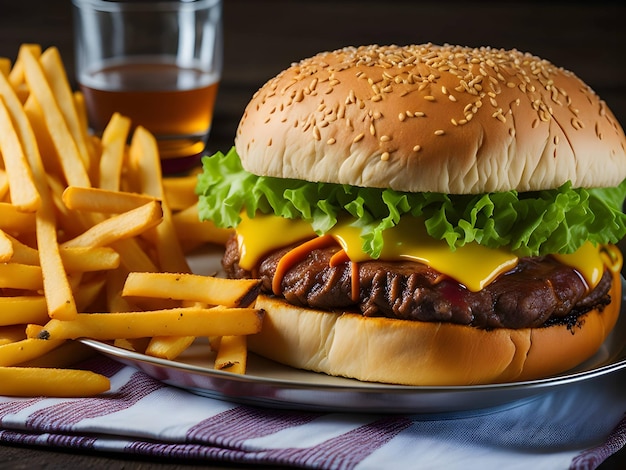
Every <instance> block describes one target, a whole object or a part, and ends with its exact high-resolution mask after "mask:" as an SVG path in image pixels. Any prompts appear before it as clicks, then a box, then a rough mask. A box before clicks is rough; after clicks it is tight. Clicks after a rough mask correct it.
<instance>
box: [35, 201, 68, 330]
mask: <svg viewBox="0 0 626 470" xmlns="http://www.w3.org/2000/svg"><path fill="white" fill-rule="evenodd" d="M45 206H46V207H49V203H48V202H47V203H46V205H45ZM37 243H38V246H39V265H40V266H41V271H42V277H43V282H44V286H43V287H44V294H45V296H46V301H47V303H48V314H49V316H50V318H61V319H65V320H68V319H72V318H74V317H75V316H76V314H77V308H76V301H75V299H74V295H73V293H72V289H71V286H70V284H69V280H68V277H67V273H66V272H65V267H64V266H63V261H62V260H61V253H60V251H59V245H58V239H57V233H56V224H55V220H54V213H53V212H52V211H51V210H46V211H41V210H40V211H38V212H37ZM43 273H46V274H45V275H43Z"/></svg>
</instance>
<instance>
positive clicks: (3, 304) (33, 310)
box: [0, 295, 49, 330]
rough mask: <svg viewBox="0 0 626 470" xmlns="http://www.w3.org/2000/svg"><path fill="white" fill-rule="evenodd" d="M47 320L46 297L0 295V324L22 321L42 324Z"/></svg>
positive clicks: (12, 323)
mask: <svg viewBox="0 0 626 470" xmlns="http://www.w3.org/2000/svg"><path fill="white" fill-rule="evenodd" d="M48 320H49V317H48V306H47V305H46V299H45V298H44V297H43V296H41V295H16V296H11V297H0V325H18V324H22V323H36V324H40V325H43V324H44V323H46V322H47V321H48ZM23 329H24V328H22V330H23Z"/></svg>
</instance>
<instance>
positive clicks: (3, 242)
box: [0, 230, 15, 263]
mask: <svg viewBox="0 0 626 470" xmlns="http://www.w3.org/2000/svg"><path fill="white" fill-rule="evenodd" d="M14 252H15V250H14V249H13V242H11V239H10V238H9V236H8V235H7V234H6V233H4V230H0V263H6V262H7V261H9V260H10V259H11V258H12V257H13V253H14Z"/></svg>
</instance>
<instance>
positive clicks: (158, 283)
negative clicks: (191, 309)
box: [122, 272, 261, 307]
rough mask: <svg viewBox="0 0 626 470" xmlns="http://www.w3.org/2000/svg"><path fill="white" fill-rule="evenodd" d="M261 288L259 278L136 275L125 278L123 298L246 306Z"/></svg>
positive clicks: (180, 274) (132, 274) (131, 274)
mask: <svg viewBox="0 0 626 470" xmlns="http://www.w3.org/2000/svg"><path fill="white" fill-rule="evenodd" d="M260 289H261V281H260V280H258V279H223V278H217V277H209V276H200V275H197V274H186V273H137V272H133V273H130V274H129V275H128V277H127V278H126V283H125V284H124V290H123V291H122V295H124V296H144V297H152V298H167V299H178V300H189V301H196V302H203V303H205V304H207V305H222V306H226V307H247V306H248V305H250V304H251V303H252V302H253V301H254V299H256V297H257V295H258V293H259V291H260Z"/></svg>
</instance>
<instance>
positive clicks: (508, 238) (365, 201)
mask: <svg viewBox="0 0 626 470" xmlns="http://www.w3.org/2000/svg"><path fill="white" fill-rule="evenodd" d="M202 164H203V172H202V173H201V174H200V175H199V176H198V183H197V186H196V193H197V194H198V197H199V206H198V207H199V215H200V218H201V219H202V220H212V221H213V223H215V224H216V225H217V226H218V227H224V228H230V227H236V226H237V224H238V223H239V221H240V220H241V219H240V213H241V212H242V211H243V210H245V211H246V213H247V214H248V216H250V217H253V216H254V214H255V213H257V211H258V212H261V213H264V214H271V213H274V214H276V215H278V216H281V217H285V218H289V219H304V220H306V221H308V222H309V223H311V225H312V227H313V229H314V230H315V232H316V233H318V234H320V235H321V234H324V233H326V232H327V231H328V230H330V229H331V228H332V227H333V226H334V225H335V224H336V223H337V221H338V220H340V219H341V220H346V218H348V219H350V220H352V223H353V224H354V225H355V226H358V227H360V228H361V240H362V246H363V250H364V251H365V252H366V253H368V254H369V255H370V256H371V257H372V258H378V256H379V255H380V253H381V250H382V246H383V236H382V234H383V232H384V231H385V230H386V229H388V228H390V227H393V226H394V225H396V224H397V223H398V222H399V221H400V218H401V217H406V216H412V217H419V218H421V219H422V220H424V223H425V226H426V230H427V232H428V233H429V234H430V236H432V237H433V238H436V239H439V240H445V241H446V242H447V243H448V245H449V246H450V248H451V249H452V250H455V249H456V248H458V247H461V246H463V245H465V244H467V243H472V242H475V243H479V244H481V245H485V246H488V247H491V248H498V247H509V249H511V250H512V251H514V252H515V253H517V254H518V255H520V256H539V255H545V254H550V253H563V254H564V253H572V252H574V251H576V250H577V249H578V248H579V247H580V246H581V245H582V244H583V242H584V241H585V240H589V241H591V242H592V243H594V244H603V243H616V242H618V241H619V240H620V239H621V238H622V237H623V236H624V235H625V234H626V215H624V214H623V212H622V205H623V203H624V199H625V197H626V181H625V182H623V183H622V184H621V185H619V186H618V187H614V188H594V189H584V188H572V185H571V184H570V183H565V184H563V185H562V186H561V187H559V188H557V189H553V190H546V191H536V192H525V193H518V192H516V191H507V192H496V193H486V194H476V195H450V194H441V193H406V192H400V191H394V190H391V189H377V188H362V187H357V186H350V185H341V184H330V183H310V182H307V181H302V180H295V179H283V178H273V177H266V176H256V175H253V174H251V173H248V172H247V171H245V170H244V169H243V168H242V166H241V161H240V160H239V156H238V155H237V153H236V151H235V149H234V148H233V149H231V150H230V151H229V152H228V153H227V154H226V155H224V154H223V153H221V152H219V153H217V154H215V155H213V156H206V157H203V159H202Z"/></svg>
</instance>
